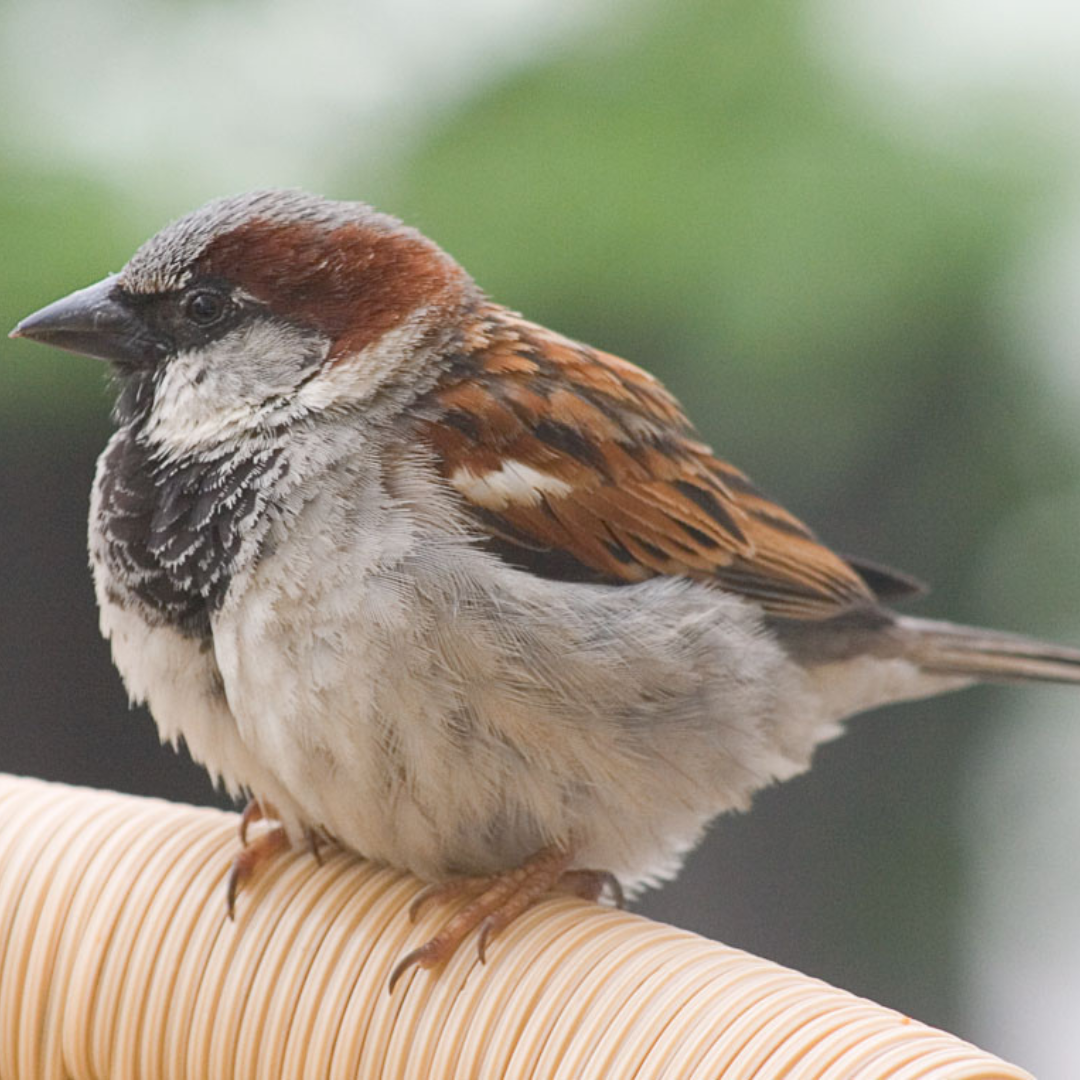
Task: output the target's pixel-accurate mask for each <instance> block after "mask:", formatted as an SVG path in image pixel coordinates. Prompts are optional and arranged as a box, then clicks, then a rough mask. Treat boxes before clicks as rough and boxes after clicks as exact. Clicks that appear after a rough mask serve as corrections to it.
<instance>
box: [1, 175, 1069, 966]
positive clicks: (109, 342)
mask: <svg viewBox="0 0 1080 1080" xmlns="http://www.w3.org/2000/svg"><path fill="white" fill-rule="evenodd" d="M12 336H14V337H23V338H29V339H32V340H35V341H40V342H44V343H46V344H49V345H54V346H56V347H58V348H61V349H67V350H70V351H72V352H78V353H84V354H86V355H89V356H95V357H100V358H102V359H105V360H107V361H109V363H110V365H111V367H112V370H113V372H114V374H115V377H116V384H117V388H118V396H117V402H116V408H115V418H116V422H117V425H118V430H117V431H116V433H115V434H114V435H113V437H112V439H111V440H110V441H109V444H108V446H107V447H106V449H105V451H104V453H103V454H102V455H101V458H100V459H99V461H98V467H97V474H96V477H95V480H94V486H93V496H92V502H91V510H90V558H91V563H92V566H93V571H94V580H95V585H96V590H97V598H98V603H99V605H100V609H101V629H102V632H103V633H104V635H105V636H106V637H107V638H109V639H110V641H111V643H112V652H113V657H114V660H115V662H116V665H117V667H118V668H119V669H120V672H121V674H122V675H123V678H124V681H125V683H126V685H127V689H128V692H129V693H130V696H131V698H132V700H133V701H134V702H143V701H145V702H147V703H148V704H149V706H150V709H151V711H152V712H153V715H154V718H155V720H156V722H157V726H158V729H159V731H160V733H161V737H162V739H163V740H168V741H170V742H172V743H173V744H174V745H175V744H177V743H178V742H179V740H181V739H183V740H184V742H186V743H187V745H188V748H189V750H190V752H191V755H192V757H193V758H194V759H195V760H196V761H199V762H201V763H202V764H203V765H205V766H206V768H207V769H208V770H209V771H210V773H211V774H212V775H213V776H214V777H215V779H219V780H221V781H223V782H224V784H225V786H226V787H227V789H228V790H229V791H230V792H231V793H233V795H239V794H240V793H246V794H248V795H249V797H250V798H251V802H250V803H249V804H248V809H247V811H245V814H244V819H243V825H242V833H244V831H245V830H246V827H247V825H248V824H249V823H250V821H252V820H253V819H255V818H257V817H259V816H267V817H273V818H274V819H276V820H277V822H279V825H278V826H277V827H276V828H275V829H273V830H271V831H269V832H264V833H262V834H261V836H260V837H259V839H257V840H254V841H252V843H250V844H248V845H247V846H246V847H244V848H242V850H241V854H240V855H239V856H238V859H237V862H236V864H235V866H234V871H233V876H232V883H231V886H230V901H231V897H232V894H233V893H234V891H235V888H236V887H237V886H238V885H239V884H240V883H241V882H242V881H243V880H244V878H245V877H247V876H248V875H249V874H250V873H251V872H252V871H253V869H254V868H255V866H256V865H257V864H258V863H259V862H260V861H261V860H262V859H264V858H266V857H268V855H269V854H270V853H271V852H272V851H274V850H276V849H278V848H281V847H283V846H285V845H287V844H288V843H289V842H290V840H295V839H297V838H299V837H301V836H303V835H305V834H306V835H308V836H309V837H318V836H323V837H329V838H333V840H334V841H336V842H337V843H339V844H341V845H343V846H344V847H346V848H349V849H351V850H353V851H356V852H359V853H360V854H362V855H365V856H367V857H368V858H371V859H375V860H379V861H381V862H384V863H387V864H389V865H391V866H395V867H400V868H402V869H407V870H410V871H412V872H413V873H415V874H417V875H419V876H420V877H421V878H423V879H426V880H427V881H429V882H431V883H434V886H433V888H434V891H433V893H432V894H431V895H434V896H440V897H444V898H445V897H449V896H454V895H458V894H460V895H466V894H467V895H470V896H472V897H473V899H472V900H471V902H470V903H468V904H467V905H466V906H465V907H464V908H462V909H461V910H460V911H459V912H458V913H457V914H456V915H455V916H454V917H453V918H451V919H449V921H448V922H447V923H446V925H445V927H444V929H443V930H442V931H441V932H440V933H439V934H438V935H437V936H436V937H435V938H433V939H432V940H431V941H429V942H427V944H425V945H424V946H422V947H421V948H420V949H418V950H416V951H415V952H413V953H410V954H409V955H408V956H407V957H405V958H404V959H403V960H402V962H401V964H399V966H398V969H397V971H396V972H395V976H394V977H395V978H396V977H397V976H399V975H400V974H401V973H402V972H403V971H405V970H407V969H408V968H409V967H411V966H412V965H413V964H419V965H421V966H425V967H429V966H432V965H435V964H438V963H440V962H441V961H443V960H444V959H446V957H447V956H449V955H450V954H451V953H452V952H453V950H454V949H455V948H456V946H457V945H458V944H459V943H460V942H461V940H462V939H463V938H464V937H465V936H466V935H467V934H469V933H470V932H471V931H472V930H474V929H476V928H477V927H479V928H480V947H481V950H482V949H483V946H484V943H485V942H486V940H487V938H488V937H489V936H490V935H491V934H493V933H495V932H497V931H498V930H499V929H500V928H502V927H503V926H505V925H506V923H507V922H509V921H510V920H511V919H513V918H514V917H515V916H516V915H517V914H519V913H520V912H521V911H523V910H524V909H525V908H526V907H527V906H529V904H531V903H532V902H533V900H535V899H536V898H537V897H538V896H539V895H541V894H542V893H543V892H545V891H547V890H549V889H550V888H552V887H554V886H557V885H562V886H564V887H566V888H569V889H571V890H573V891H575V892H577V893H579V894H581V895H585V896H590V897H593V898H598V897H599V895H600V893H601V891H602V890H603V889H604V888H605V887H606V886H608V885H610V884H611V883H612V882H613V881H615V880H618V881H619V882H621V883H622V885H623V886H624V887H625V888H626V890H627V892H628V893H630V894H633V893H634V892H636V891H638V890H639V889H641V888H642V887H643V886H646V885H651V884H655V883H656V882H659V881H661V880H663V879H665V878H670V877H671V876H672V875H674V874H675V872H676V871H677V869H678V867H679V864H680V862H681V861H682V859H683V857H684V855H685V854H686V852H687V851H688V850H689V849H690V848H692V847H693V846H694V844H695V843H696V842H697V841H698V839H699V838H700V836H701V833H702V830H703V827H704V826H705V824H706V823H707V822H708V821H709V820H710V819H711V818H713V817H715V816H716V815H717V814H720V813H723V812H724V811H727V810H733V809H742V808H745V807H746V806H747V805H748V803H749V801H750V797H751V796H752V794H753V793H754V792H755V791H756V790H757V789H759V788H761V787H763V786H765V785H767V784H769V783H772V782H773V781H776V780H783V779H786V778H788V777H790V776H794V775H795V774H797V773H800V772H802V771H803V770H804V769H806V768H807V767H808V766H809V764H810V758H811V754H812V752H813V750H814V747H815V746H816V745H817V744H818V743H820V742H821V741H823V740H825V739H829V738H832V737H833V736H835V735H836V734H838V732H839V730H840V729H839V722H840V721H841V720H842V719H844V718H845V717H847V716H850V715H852V714H853V713H857V712H861V711H863V710H865V709H869V708H872V707H874V706H878V705H883V704H885V703H886V702H891V701H899V700H903V699H906V698H916V697H922V696H925V695H930V694H937V693H941V692H943V691H946V690H953V689H956V688H958V687H962V686H967V685H969V684H971V683H975V682H980V681H986V680H1002V681H1008V680H1021V681H1023V680H1057V681H1061V682H1073V683H1076V682H1080V651H1077V650H1072V649H1066V648H1060V647H1057V646H1053V645H1047V644H1043V643H1041V642H1037V641H1032V640H1028V639H1025V638H1021V637H1014V636H1008V635H1004V634H998V633H993V632H990V631H984V630H975V629H969V628H966V627H960V626H955V625H952V624H949V623H943V622H931V621H928V620H925V619H918V618H912V617H908V616H905V615H899V614H896V613H894V612H892V611H890V610H889V609H888V608H887V607H885V606H884V604H883V602H884V601H887V600H890V599H893V598H895V597H897V596H901V595H904V594H907V593H910V592H912V591H913V586H912V584H911V583H910V581H909V580H908V579H906V578H904V577H902V576H901V575H897V574H894V573H892V572H891V571H888V570H884V569H882V568H880V567H877V566H875V565H873V564H870V563H864V562H861V561H857V560H854V559H846V558H841V557H840V556H838V555H836V554H834V553H833V552H832V551H830V550H829V549H828V548H827V547H825V546H823V545H822V544H821V543H820V542H819V541H818V540H817V539H816V537H815V536H814V534H813V533H811V532H810V530H809V529H807V528H806V526H805V525H803V524H802V523H801V522H800V521H798V520H797V519H796V518H794V517H793V516H792V515H791V514H789V513H787V511H785V510H783V509H782V508H781V507H779V506H778V505H776V504H775V503H774V502H772V501H771V500H770V499H769V498H768V497H767V496H765V495H764V494H762V492H761V491H759V490H758V488H756V487H755V486H754V485H753V484H752V483H751V481H750V480H749V479H747V477H746V476H745V475H744V474H743V473H742V472H740V471H739V470H738V469H736V468H734V467H733V466H731V465H728V464H727V463H726V462H724V461H721V460H719V459H718V458H716V457H714V456H713V454H712V451H711V450H710V449H709V447H707V446H706V445H704V444H703V443H702V442H700V441H699V440H698V439H697V438H696V437H695V436H694V434H693V432H692V430H691V429H690V426H689V423H688V421H687V420H686V418H685V417H684V415H683V413H682V411H681V409H680V407H679V405H678V403H677V402H676V401H675V400H674V398H673V397H672V396H671V395H670V394H669V393H668V392H667V391H666V390H665V389H664V388H663V386H661V385H660V383H659V382H657V380H656V379H654V378H653V377H652V376H650V375H648V374H647V373H646V372H644V371H642V370H641V369H640V368H638V367H635V366H634V365H632V364H630V363H627V362H626V361H625V360H621V359H619V358H618V357H615V356H612V355H609V354H607V353H604V352H600V351H599V350H597V349H594V348H591V347H589V346H587V345H583V344H580V343H579V342H576V341H572V340H570V339H568V338H565V337H563V336H562V335H560V334H558V333H555V332H554V331H551V330H548V329H546V328H544V327H542V326H538V325H537V324H535V323H531V322H528V321H527V320H525V319H523V318H521V317H520V316H519V315H517V314H515V313H514V312H511V311H508V310H507V309H506V308H504V307H501V306H500V305H498V304H496V303H494V302H492V301H491V300H489V299H488V298H487V297H486V296H485V295H484V294H483V293H482V292H481V291H480V290H479V289H478V288H477V286H476V285H475V284H474V283H473V281H472V279H471V278H470V277H469V275H468V274H467V273H466V272H465V271H464V270H463V269H462V268H461V267H460V266H459V265H458V264H457V263H456V262H455V261H454V260H453V259H452V258H450V256H448V255H447V254H446V253H445V252H443V251H442V250H441V249H440V248H439V247H437V246H436V245H435V244H434V243H432V242H431V241H430V240H428V239H426V238H425V237H424V236H422V235H421V234H420V233H418V232H416V231H415V230H413V229H410V228H407V227H406V226H404V225H403V224H402V223H401V222H399V221H397V220H396V219H394V218H392V217H389V216H387V215H385V214H381V213H378V212H377V211H375V210H373V209H372V208H371V207H369V206H366V205H364V204H362V203H352V202H331V201H328V200H325V199H322V198H318V197H315V196H311V195H307V194H304V193H301V192H296V191H261V192H255V193H252V194H247V195H241V196H237V197H233V198H227V199H222V200H217V201H215V202H211V203H209V204H208V205H206V206H204V207H203V208H202V209H200V210H196V211H195V212H194V213H192V214H189V215H188V216H186V217H183V218H181V219H180V220H179V221H177V222H175V223H173V224H172V225H169V226H168V227H166V228H165V229H164V230H163V231H161V232H160V233H158V235H156V236H155V237H153V238H152V239H151V240H149V241H148V242H147V243H146V244H144V245H143V246H142V247H141V248H140V249H139V250H138V251H137V252H136V253H135V255H134V256H133V257H132V259H131V261H130V262H128V264H127V265H126V266H125V267H124V268H123V269H122V270H121V271H120V272H119V273H118V274H115V275H113V276H110V277H107V278H106V279H105V280H104V281H102V282H99V283H98V284H96V285H91V286H90V287H89V288H86V289H82V290H80V291H79V292H76V293H73V294H72V295H70V296H68V297H66V298H65V299H62V300H59V301H57V302H56V303H53V304H51V305H49V306H48V307H46V308H44V309H42V310H41V311H39V312H37V313H36V314H34V315H31V316H30V317H29V318H27V319H25V320H24V321H23V322H21V323H20V324H19V325H18V327H17V328H16V329H15V330H14V331H13V334H12ZM244 835H245V839H246V833H244Z"/></svg>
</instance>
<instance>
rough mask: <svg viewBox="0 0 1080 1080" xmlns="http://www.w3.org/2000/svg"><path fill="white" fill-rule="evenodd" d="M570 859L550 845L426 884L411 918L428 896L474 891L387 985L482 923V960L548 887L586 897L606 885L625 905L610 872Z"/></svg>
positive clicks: (438, 959)
mask: <svg viewBox="0 0 1080 1080" xmlns="http://www.w3.org/2000/svg"><path fill="white" fill-rule="evenodd" d="M570 859H571V854H570V852H568V851H567V850H566V849H565V848H561V847H548V848H544V849H542V850H541V851H539V852H537V853H536V854H535V855H534V856H532V858H530V859H528V860H527V861H526V862H524V863H522V865H521V866H519V867H516V868H515V869H513V870H507V871H505V872H504V873H501V874H492V875H490V876H487V877H463V878H454V879H452V880H450V881H445V882H441V883H440V884H438V885H431V886H429V887H428V888H426V889H424V890H423V892H421V893H420V895H419V896H417V898H416V899H415V900H414V901H413V902H412V906H411V907H410V908H409V917H410V918H411V919H412V920H413V921H415V920H416V918H417V917H418V916H419V914H420V912H421V911H422V910H423V909H424V908H425V907H427V905H428V904H429V903H431V902H432V901H435V900H441V901H445V900H452V899H455V898H456V897H459V896H463V895H472V896H474V899H473V900H472V901H471V902H470V903H469V904H467V905H466V906H465V907H463V908H462V909H461V910H460V911H459V912H458V913H457V914H456V915H454V916H453V917H452V918H451V919H450V921H449V922H447V924H446V925H445V926H444V927H443V928H442V930H440V931H439V933H438V934H436V935H435V936H434V937H433V938H431V939H430V940H429V941H427V942H425V943H424V944H423V945H421V946H420V947H419V948H418V949H413V951H412V952H410V953H409V954H408V955H407V956H405V957H403V958H402V959H401V961H400V962H399V963H398V965H397V966H396V967H395V968H394V970H393V972H392V973H391V975H390V984H389V987H388V989H389V990H390V991H393V989H394V987H395V986H396V985H397V982H398V980H399V979H400V978H401V976H402V975H404V974H405V972H407V971H408V970H409V968H411V967H422V968H431V967H436V966H437V965H439V964H442V963H445V961H447V960H449V959H450V957H451V956H452V955H453V954H454V952H455V951H456V949H457V947H458V946H459V945H460V944H461V943H462V941H464V940H465V938H466V937H467V936H468V935H469V934H470V933H471V932H472V931H473V930H475V929H476V928H477V927H479V928H480V934H479V937H478V938H477V953H478V954H479V957H480V962H481V963H484V962H485V958H486V953H487V945H488V942H489V941H490V940H491V939H492V938H493V937H494V936H495V935H496V934H497V933H499V931H500V930H503V929H505V928H506V927H507V926H509V925H510V923H512V922H513V921H514V919H516V918H517V917H518V916H519V915H521V914H522V913H523V912H524V911H526V910H527V909H528V908H530V907H531V906H532V905H533V904H534V903H535V902H536V901H537V900H538V899H540V897H541V896H543V895H544V893H546V892H550V891H551V890H552V889H559V888H561V889H565V890H566V891H567V892H570V893H572V894H574V895H575V896H580V897H582V898H584V899H586V900H599V899H600V896H601V895H602V894H603V892H604V890H605V889H607V890H609V891H610V892H611V894H612V897H613V898H614V900H615V903H616V904H617V905H618V906H619V907H622V906H623V893H622V888H621V886H620V885H619V883H618V881H617V880H616V879H615V876H614V875H613V874H609V873H607V872H606V871H602V870H567V868H566V867H567V863H569V862H570Z"/></svg>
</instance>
